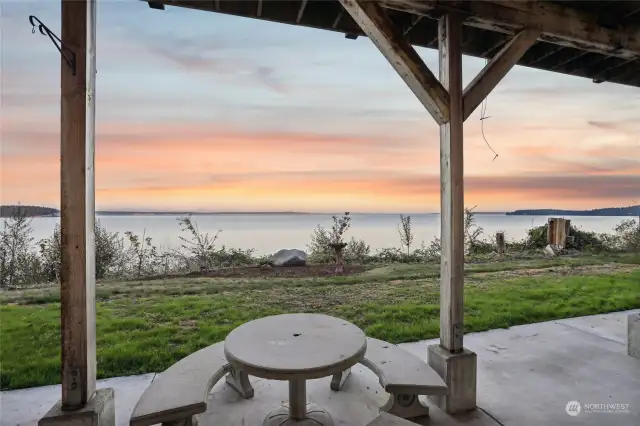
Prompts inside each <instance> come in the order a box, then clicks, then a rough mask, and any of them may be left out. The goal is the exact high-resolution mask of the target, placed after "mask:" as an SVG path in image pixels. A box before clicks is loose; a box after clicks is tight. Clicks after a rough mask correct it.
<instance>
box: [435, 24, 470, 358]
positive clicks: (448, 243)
mask: <svg viewBox="0 0 640 426" xmlns="http://www.w3.org/2000/svg"><path fill="white" fill-rule="evenodd" d="M461 38H462V22H461V20H460V18H459V17H458V16H457V15H454V14H447V15H445V16H443V17H442V18H440V24H439V29H438V39H439V53H440V81H441V82H442V85H443V86H444V88H445V89H446V90H448V92H449V102H450V103H449V106H450V109H449V121H448V122H446V123H444V124H441V125H440V185H441V188H440V191H441V193H440V200H441V208H440V212H441V213H440V214H441V216H440V224H441V234H440V235H441V239H442V259H441V264H440V345H441V346H442V347H443V348H445V349H447V350H448V351H449V352H459V351H462V338H463V333H464V330H463V317H464V301H463V290H464V277H463V273H464V182H463V178H464V176H463V152H462V147H463V145H462V136H463V135H462V126H463V121H464V119H463V110H462V50H461Z"/></svg>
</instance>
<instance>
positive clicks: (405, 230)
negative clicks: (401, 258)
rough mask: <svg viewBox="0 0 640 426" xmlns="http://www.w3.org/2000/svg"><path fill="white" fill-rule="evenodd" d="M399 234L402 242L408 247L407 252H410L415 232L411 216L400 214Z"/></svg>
mask: <svg viewBox="0 0 640 426" xmlns="http://www.w3.org/2000/svg"><path fill="white" fill-rule="evenodd" d="M398 234H399V235H400V242H401V243H402V245H403V246H404V247H406V248H407V254H410V253H411V244H412V243H413V232H412V231H411V216H408V215H407V216H404V215H400V223H399V224H398Z"/></svg>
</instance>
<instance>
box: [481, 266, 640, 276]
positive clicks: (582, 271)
mask: <svg viewBox="0 0 640 426" xmlns="http://www.w3.org/2000/svg"><path fill="white" fill-rule="evenodd" d="M637 268H638V266H637V265H624V264H620V263H607V264H602V265H583V266H578V265H572V266H552V267H548V268H538V269H526V268H523V269H515V270H512V271H496V272H478V273H474V274H473V275H472V276H473V277H487V276H492V277H531V276H538V275H547V276H549V275H560V276H564V275H589V274H608V273H613V272H623V271H633V270H635V269H637Z"/></svg>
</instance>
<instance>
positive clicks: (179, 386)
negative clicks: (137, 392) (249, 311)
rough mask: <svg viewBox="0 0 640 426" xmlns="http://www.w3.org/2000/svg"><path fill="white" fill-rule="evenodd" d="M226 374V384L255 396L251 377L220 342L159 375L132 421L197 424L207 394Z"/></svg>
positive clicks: (141, 425)
mask: <svg viewBox="0 0 640 426" xmlns="http://www.w3.org/2000/svg"><path fill="white" fill-rule="evenodd" d="M225 375H226V376H227V384H229V385H230V386H231V387H232V388H233V389H234V390H236V391H237V392H238V393H239V394H240V395H242V396H243V397H244V398H251V397H253V393H254V392H253V388H252V387H251V383H250V382H249V377H248V376H247V374H246V373H244V372H241V371H236V370H234V369H233V368H232V367H231V365H230V364H229V362H228V361H227V359H226V358H225V356H224V342H220V343H216V344H215V345H211V346H208V347H206V348H204V349H201V350H199V351H197V352H194V353H192V354H191V355H189V356H187V357H185V358H183V359H181V360H180V361H178V362H177V363H175V364H173V365H172V366H171V367H169V368H168V369H167V370H166V371H164V372H163V373H162V374H160V375H159V376H156V378H155V379H154V380H153V382H152V383H151V384H150V385H149V387H148V388H147V389H146V390H145V391H144V393H143V394H142V396H141V397H140V399H139V400H138V403H137V404H136V406H135V408H134V410H133V413H132V414H131V420H130V422H129V424H130V425H131V426H151V425H155V424H158V423H161V424H162V425H165V426H191V425H195V419H194V417H193V416H194V415H196V414H200V413H204V412H205V411H206V410H207V403H206V401H207V395H208V394H209V392H210V391H211V388H213V386H214V385H215V384H216V383H217V382H218V381H220V379H222V378H223V377H224V376H225Z"/></svg>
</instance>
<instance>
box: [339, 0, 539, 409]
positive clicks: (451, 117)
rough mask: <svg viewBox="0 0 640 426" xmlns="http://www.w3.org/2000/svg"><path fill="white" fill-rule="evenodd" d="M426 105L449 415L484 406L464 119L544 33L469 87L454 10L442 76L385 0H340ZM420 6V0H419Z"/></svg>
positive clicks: (499, 58) (448, 16) (441, 42)
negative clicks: (436, 142)
mask: <svg viewBox="0 0 640 426" xmlns="http://www.w3.org/2000/svg"><path fill="white" fill-rule="evenodd" d="M340 3H341V4H342V6H343V7H344V8H345V10H346V11H347V12H348V13H349V14H350V15H351V17H352V18H353V19H354V21H355V22H356V23H357V24H358V25H359V26H360V28H361V29H362V31H363V32H364V33H365V34H366V35H367V36H368V37H369V38H370V39H371V41H372V42H373V43H374V44H375V46H376V47H377V48H378V49H379V50H380V52H381V53H382V54H383V55H384V56H385V57H386V58H387V60H388V61H389V64H390V65H391V66H392V67H393V68H394V69H395V70H396V72H397V73H398V74H399V75H400V77H401V78H402V79H403V80H404V81H405V83H406V84H407V86H408V87H409V88H410V89H411V91H412V92H413V93H414V94H415V96H416V97H417V98H418V100H419V101H420V102H421V103H422V105H424V107H425V109H426V110H427V111H428V112H429V113H430V114H431V116H432V117H433V118H434V120H435V121H436V123H438V125H439V126H440V200H441V204H440V206H441V210H440V211H441V215H440V221H441V230H440V236H441V240H442V256H441V261H440V344H439V345H431V346H429V348H428V362H429V365H431V367H433V368H434V369H435V370H436V371H437V372H438V374H440V377H442V378H443V379H444V380H445V382H446V383H447V387H448V388H449V394H448V395H447V396H443V397H436V398H432V399H434V401H435V402H436V403H437V404H438V406H439V407H440V408H441V409H443V410H445V411H446V412H447V413H458V412H463V411H467V410H472V409H475V408H476V365H477V360H476V354H475V353H473V352H472V351H470V350H468V349H466V348H464V346H463V336H464V324H463V319H464V299H463V297H464V274H463V273H464V173H463V142H462V140H463V122H464V120H466V119H467V118H468V117H469V116H470V115H471V113H472V112H473V111H474V110H475V109H476V108H477V107H478V106H479V105H480V103H481V102H482V100H483V99H484V98H486V96H487V95H488V94H489V93H490V92H491V91H492V90H493V89H494V88H495V87H496V85H497V84H498V83H499V82H500V80H502V78H503V77H504V76H505V75H506V74H507V72H508V71H509V70H510V69H511V68H512V67H513V66H514V65H515V64H516V63H517V62H518V60H519V59H520V58H522V55H524V53H525V52H526V51H527V49H528V48H529V47H531V46H532V45H533V44H534V43H535V42H536V40H537V38H538V36H539V35H540V31H539V30H538V29H528V28H525V29H523V30H521V31H519V32H518V33H517V34H516V35H515V36H514V37H513V38H512V39H511V40H510V41H509V42H508V43H506V44H505V45H504V46H503V47H502V49H501V50H500V51H499V52H498V53H497V54H496V55H495V56H494V57H493V58H492V59H491V61H489V63H488V64H487V65H486V66H485V67H484V68H483V69H482V71H480V73H479V74H478V75H477V76H476V77H475V78H474V79H473V80H472V81H471V82H470V83H469V85H468V86H467V87H466V88H465V89H464V91H463V90H462V40H461V39H462V20H463V19H464V16H460V15H456V14H455V13H454V12H448V13H445V14H443V15H442V16H441V17H440V18H439V19H440V23H439V30H438V46H439V53H440V79H439V80H438V79H437V78H436V77H435V76H434V75H433V73H432V72H431V71H430V70H429V67H427V65H426V64H425V63H424V61H423V60H422V58H421V57H420V55H419V54H418V53H417V52H416V51H415V49H413V47H412V46H411V44H410V43H409V41H408V40H407V39H406V37H405V36H404V34H405V33H404V32H403V31H402V29H401V28H399V27H398V26H397V25H396V24H395V23H394V22H393V20H391V19H390V18H389V16H387V14H386V12H385V11H384V9H383V8H382V7H381V6H380V3H379V2H374V1H367V0H340ZM414 3H416V4H418V3H420V2H414Z"/></svg>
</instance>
